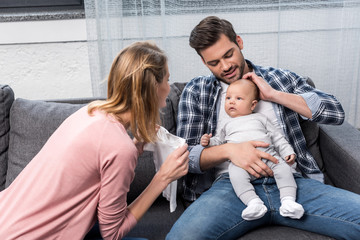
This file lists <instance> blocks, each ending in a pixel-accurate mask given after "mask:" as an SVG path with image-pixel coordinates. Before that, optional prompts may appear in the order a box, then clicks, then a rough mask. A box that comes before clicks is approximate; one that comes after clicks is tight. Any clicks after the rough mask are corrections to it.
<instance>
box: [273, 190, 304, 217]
mask: <svg viewBox="0 0 360 240" xmlns="http://www.w3.org/2000/svg"><path fill="white" fill-rule="evenodd" d="M279 210H280V215H281V216H283V217H289V218H293V219H300V218H301V217H302V216H303V214H304V208H303V207H302V206H301V204H299V203H297V202H295V198H294V197H290V196H288V197H283V198H282V199H281V206H280V209H279Z"/></svg>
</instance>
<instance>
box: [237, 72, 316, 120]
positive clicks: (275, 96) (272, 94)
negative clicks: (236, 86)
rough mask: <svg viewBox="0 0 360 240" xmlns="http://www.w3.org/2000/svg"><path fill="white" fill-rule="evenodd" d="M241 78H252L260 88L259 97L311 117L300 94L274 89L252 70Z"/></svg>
mask: <svg viewBox="0 0 360 240" xmlns="http://www.w3.org/2000/svg"><path fill="white" fill-rule="evenodd" d="M243 78H247V79H250V80H252V81H253V82H254V83H255V84H256V85H257V86H258V88H259V90H260V93H259V94H260V99H262V100H265V101H270V102H274V103H277V104H280V105H283V106H284V107H287V108H289V109H291V110H293V111H294V112H297V113H299V114H300V115H302V116H304V117H307V118H309V119H310V118H312V112H311V110H310V108H309V107H308V105H307V103H306V101H305V100H304V98H303V97H301V96H300V95H297V94H293V93H287V92H281V91H278V90H275V89H273V88H272V87H271V86H270V85H269V84H268V83H267V82H266V81H265V80H264V79H263V78H261V77H259V76H257V75H256V74H255V73H254V72H249V73H247V74H245V75H244V76H243Z"/></svg>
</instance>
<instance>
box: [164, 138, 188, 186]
mask: <svg viewBox="0 0 360 240" xmlns="http://www.w3.org/2000/svg"><path fill="white" fill-rule="evenodd" d="M187 147H188V145H187V144H184V145H183V146H181V147H179V148H177V149H175V150H174V151H173V152H172V153H171V154H170V155H169V156H168V157H167V158H166V160H165V161H164V163H163V164H162V165H161V167H160V169H159V171H158V174H159V175H160V176H161V179H163V181H164V183H165V184H166V186H167V185H168V184H170V183H171V182H172V181H175V180H177V179H179V178H180V177H182V176H184V175H185V174H187V173H188V169H189V151H188V150H187ZM166 186H165V187H166Z"/></svg>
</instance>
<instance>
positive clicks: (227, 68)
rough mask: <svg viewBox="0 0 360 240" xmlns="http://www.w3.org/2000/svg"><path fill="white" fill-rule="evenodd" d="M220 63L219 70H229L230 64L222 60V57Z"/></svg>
mask: <svg viewBox="0 0 360 240" xmlns="http://www.w3.org/2000/svg"><path fill="white" fill-rule="evenodd" d="M220 64H221V70H222V71H223V72H227V71H229V70H230V68H231V64H230V63H228V62H227V61H226V60H224V59H222V60H221V61H220Z"/></svg>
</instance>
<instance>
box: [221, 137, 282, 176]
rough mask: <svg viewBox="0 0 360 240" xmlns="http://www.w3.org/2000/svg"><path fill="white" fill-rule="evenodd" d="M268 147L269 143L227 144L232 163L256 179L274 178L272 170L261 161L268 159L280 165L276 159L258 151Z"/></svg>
mask: <svg viewBox="0 0 360 240" xmlns="http://www.w3.org/2000/svg"><path fill="white" fill-rule="evenodd" d="M268 146H269V144H268V143H264V142H260V141H250V142H243V143H227V144H226V147H227V148H228V151H229V159H230V161H231V162H232V163H233V164H235V165H236V166H238V167H241V168H242V169H244V170H246V171H247V172H248V173H250V174H251V175H253V176H254V177H256V178H259V177H261V176H264V177H268V176H273V172H272V170H271V169H270V168H269V167H268V166H267V165H266V164H265V163H264V162H263V161H262V160H261V159H267V160H270V161H272V162H274V163H278V160H277V159H276V158H275V157H273V156H271V155H270V154H268V153H266V152H263V151H260V150H258V149H256V147H265V148H266V147H268Z"/></svg>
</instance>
